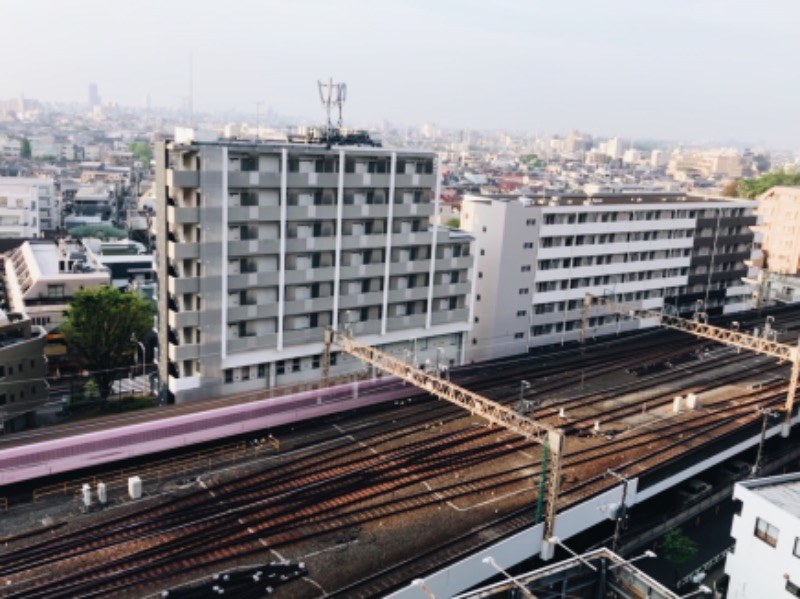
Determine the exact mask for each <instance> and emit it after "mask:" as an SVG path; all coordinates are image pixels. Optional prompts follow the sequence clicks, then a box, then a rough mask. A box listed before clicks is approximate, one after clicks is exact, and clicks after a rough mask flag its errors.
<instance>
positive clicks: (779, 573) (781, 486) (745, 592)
mask: <svg viewBox="0 0 800 599" xmlns="http://www.w3.org/2000/svg"><path fill="white" fill-rule="evenodd" d="M733 498H734V499H738V500H739V501H741V502H742V505H741V510H740V511H739V513H738V514H737V515H735V516H734V518H733V524H732V526H731V536H732V537H733V538H734V539H736V549H735V550H734V551H733V552H732V553H729V554H728V557H727V560H726V563H725V572H726V573H727V574H728V576H730V582H729V584H728V599H752V598H754V597H800V474H797V473H793V474H785V475H782V476H773V477H769V478H762V479H758V480H750V481H745V482H740V483H736V485H735V486H734V488H733Z"/></svg>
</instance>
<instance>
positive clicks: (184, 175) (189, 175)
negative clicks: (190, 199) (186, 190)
mask: <svg viewBox="0 0 800 599" xmlns="http://www.w3.org/2000/svg"><path fill="white" fill-rule="evenodd" d="M171 172H172V185H173V186H175V187H200V171H178V170H174V169H173V170H172V171H171Z"/></svg>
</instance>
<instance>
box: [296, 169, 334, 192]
mask: <svg viewBox="0 0 800 599" xmlns="http://www.w3.org/2000/svg"><path fill="white" fill-rule="evenodd" d="M286 185H287V187H290V188H294V187H304V188H305V187H332V188H334V189H335V188H336V187H338V186H339V173H287V174H286Z"/></svg>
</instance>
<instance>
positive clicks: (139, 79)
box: [0, 0, 800, 149]
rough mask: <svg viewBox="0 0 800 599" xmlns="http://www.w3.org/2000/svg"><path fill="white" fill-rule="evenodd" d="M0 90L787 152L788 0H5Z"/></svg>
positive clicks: (792, 38) (798, 46)
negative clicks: (327, 87) (327, 98)
mask: <svg viewBox="0 0 800 599" xmlns="http://www.w3.org/2000/svg"><path fill="white" fill-rule="evenodd" d="M0 14H2V20H3V23H4V24H5V25H6V26H5V27H4V34H3V36H2V40H0V51H2V53H3V55H4V56H6V57H9V58H10V59H9V60H7V61H6V64H5V66H4V77H3V79H2V81H0V98H11V97H17V96H18V95H20V94H24V96H25V97H30V98H35V99H38V100H40V101H45V102H75V103H85V102H86V89H87V85H88V84H89V83H90V82H94V83H97V85H98V87H99V90H100V92H101V94H102V98H103V101H104V102H105V101H112V102H117V103H119V104H120V105H123V106H138V107H144V106H145V104H146V101H147V100H146V99H147V97H148V95H149V97H150V101H151V104H152V106H154V107H167V108H173V109H174V108H179V107H180V106H181V105H185V103H186V102H187V97H188V95H189V88H190V84H189V80H190V75H189V73H190V63H191V64H192V65H193V68H192V69H191V70H192V72H193V77H192V79H193V85H192V88H193V93H192V103H193V108H194V111H195V112H221V111H233V112H238V113H244V114H248V113H255V112H256V106H255V103H256V102H257V101H263V102H264V104H263V107H262V110H264V111H266V110H267V107H268V108H269V109H271V110H273V111H274V112H276V113H278V114H283V115H292V116H296V117H298V119H303V120H307V119H319V120H321V111H320V109H319V101H318V97H317V92H316V89H315V84H316V80H317V79H322V78H327V77H328V76H331V77H333V78H334V80H335V81H345V82H347V84H348V87H349V92H350V93H349V95H348V105H347V107H346V120H348V121H349V122H350V123H353V124H364V123H370V122H377V121H381V120H383V119H388V120H390V121H393V122H404V123H409V124H421V123H425V122H428V123H436V124H437V125H439V126H444V127H458V128H504V129H510V130H521V129H527V130H531V131H541V132H566V131H567V130H569V129H572V128H578V129H581V130H586V131H590V132H592V133H594V134H596V135H601V136H603V135H605V136H615V135H619V136H624V137H627V138H638V139H646V138H650V139H652V138H657V139H670V140H677V141H700V142H703V141H708V142H709V143H712V142H713V143H726V142H732V141H736V142H739V143H742V144H750V145H752V146H767V147H772V148H787V149H790V148H796V147H797V143H796V140H797V139H798V138H800V122H798V120H797V119H796V118H792V116H791V115H792V114H793V112H794V110H795V106H794V103H795V98H796V97H797V95H798V80H797V78H796V77H794V76H792V75H791V73H793V71H794V68H795V65H796V57H797V56H798V54H800V38H798V36H797V35H796V32H795V31H794V28H795V25H796V23H797V22H798V21H800V5H798V4H797V3H796V2H793V1H792V0H766V1H764V2H759V3H754V2H746V1H741V0H701V1H688V0H680V1H676V2H664V1H658V2H646V3H645V2H638V1H634V0H613V1H606V2H593V1H591V0H580V1H576V2H570V3H553V2H548V3H546V2H538V1H535V2H534V1H532V2H521V1H512V0H504V1H502V2H492V3H485V2H476V1H474V0H459V1H455V0H443V1H439V2H421V1H418V0H397V1H394V2H382V3H376V2H368V1H366V0H342V1H338V2H326V1H324V0H315V1H308V2H289V1H273V2H268V3H264V2H254V1H237V2H225V3H218V2H215V3H201V4H198V3H194V2H184V1H176V2H169V3H163V2H155V1H153V0H144V1H140V2H136V3H125V4H120V3H108V2H100V1H97V0H76V1H73V2H61V1H58V0H50V1H41V2H22V1H17V0H12V1H10V2H5V3H4V4H3V7H2V9H0Z"/></svg>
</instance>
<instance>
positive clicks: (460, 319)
mask: <svg viewBox="0 0 800 599" xmlns="http://www.w3.org/2000/svg"><path fill="white" fill-rule="evenodd" d="M155 156H156V176H157V193H158V206H157V213H158V219H157V227H158V231H157V255H158V258H157V265H158V266H157V268H158V276H159V285H160V289H161V293H160V297H159V315H160V317H159V343H160V347H161V353H160V364H159V367H160V372H161V380H162V382H163V383H165V384H166V388H165V389H164V392H165V393H166V394H167V397H165V398H164V399H165V400H166V401H184V400H190V399H194V398H201V397H209V396H215V395H223V394H229V393H235V392H242V391H255V390H259V389H264V388H271V387H276V386H283V385H288V384H294V383H301V382H306V381H316V380H320V378H321V376H322V369H321V367H322V364H321V362H322V351H323V338H324V330H325V328H326V327H328V326H332V327H334V328H336V327H342V326H345V325H346V326H348V327H349V328H350V329H351V331H352V333H353V334H354V335H355V336H356V337H357V338H359V339H360V340H361V341H363V342H365V343H369V344H373V345H378V346H380V347H381V348H382V349H383V350H384V351H387V352H389V353H392V354H394V355H396V356H397V357H399V358H402V359H404V360H409V361H413V362H414V363H416V364H418V365H421V366H427V365H433V364H438V365H445V364H461V363H462V362H463V360H464V351H465V347H464V346H465V339H466V336H467V335H466V334H467V331H469V328H470V322H471V313H470V310H471V299H472V295H473V294H472V290H473V286H472V283H471V281H473V276H472V272H473V260H474V258H473V248H472V246H473V243H474V239H473V238H472V237H471V236H470V235H468V234H466V233H464V232H462V231H453V230H449V229H447V228H444V227H439V226H438V225H436V224H433V225H429V219H430V218H431V217H432V216H433V215H435V214H437V213H438V210H439V201H438V198H439V188H440V182H439V177H438V173H439V171H440V169H439V165H438V160H437V157H436V155H435V154H434V153H432V152H430V151H423V150H419V151H412V150H390V149H383V148H380V147H375V146H374V145H373V144H372V142H371V141H370V140H369V138H368V137H366V136H365V135H364V134H356V135H348V134H346V133H343V134H341V135H338V137H337V139H336V140H333V141H332V142H330V143H327V144H326V143H319V139H318V138H312V137H306V138H296V139H294V140H292V141H291V142H258V143H254V142H241V141H231V140H222V141H213V140H211V139H210V138H206V140H205V141H199V140H198V138H197V137H196V136H195V137H194V138H191V137H182V138H179V139H178V140H176V141H174V142H167V143H161V144H159V145H158V146H157V148H156V152H155ZM364 371H365V367H364V366H363V365H362V364H360V363H359V361H358V360H355V359H353V358H350V357H349V356H346V355H339V354H333V356H332V361H331V367H330V375H331V376H332V377H336V376H340V375H344V374H349V373H353V372H361V373H363V372H364Z"/></svg>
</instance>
